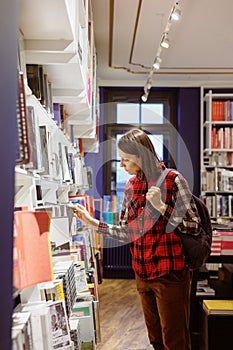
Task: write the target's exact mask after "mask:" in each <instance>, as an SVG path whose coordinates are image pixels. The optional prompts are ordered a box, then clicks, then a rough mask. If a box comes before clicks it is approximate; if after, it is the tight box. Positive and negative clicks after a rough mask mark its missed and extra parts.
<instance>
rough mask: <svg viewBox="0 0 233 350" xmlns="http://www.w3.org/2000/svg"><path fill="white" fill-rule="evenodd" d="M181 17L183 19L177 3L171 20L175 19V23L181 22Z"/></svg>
mask: <svg viewBox="0 0 233 350" xmlns="http://www.w3.org/2000/svg"><path fill="white" fill-rule="evenodd" d="M180 17H181V10H180V8H179V3H178V2H176V4H175V6H174V7H173V10H172V13H171V19H173V20H174V21H179V20H180Z"/></svg>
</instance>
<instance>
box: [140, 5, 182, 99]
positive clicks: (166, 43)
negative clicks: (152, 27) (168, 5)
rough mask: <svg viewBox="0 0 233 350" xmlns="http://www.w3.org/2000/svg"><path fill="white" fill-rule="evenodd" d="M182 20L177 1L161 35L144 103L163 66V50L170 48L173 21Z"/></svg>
mask: <svg viewBox="0 0 233 350" xmlns="http://www.w3.org/2000/svg"><path fill="white" fill-rule="evenodd" d="M180 18H181V10H180V6H179V2H178V1H176V2H175V4H174V6H173V7H172V9H171V11H170V15H169V17H168V20H167V23H166V26H165V28H164V31H163V33H162V35H161V40H160V42H159V46H158V49H157V52H156V55H155V59H154V62H153V64H152V67H151V71H150V73H149V76H148V78H147V81H146V83H145V86H144V94H143V95H142V97H141V99H142V101H143V102H146V101H147V99H148V96H149V93H150V89H151V87H152V77H153V74H154V72H155V71H158V70H159V69H160V66H161V62H162V58H161V53H162V50H163V49H168V48H169V47H170V40H169V35H168V33H169V31H170V29H171V25H172V22H173V21H179V20H180Z"/></svg>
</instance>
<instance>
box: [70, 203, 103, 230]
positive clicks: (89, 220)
mask: <svg viewBox="0 0 233 350" xmlns="http://www.w3.org/2000/svg"><path fill="white" fill-rule="evenodd" d="M73 210H74V216H76V217H77V218H78V219H79V220H81V221H82V222H84V223H85V224H87V225H91V226H94V227H96V228H97V227H98V226H99V221H98V220H97V219H95V218H93V217H92V216H91V214H90V213H89V211H88V210H87V209H86V208H85V207H84V206H83V205H81V204H77V205H76V206H74V207H73Z"/></svg>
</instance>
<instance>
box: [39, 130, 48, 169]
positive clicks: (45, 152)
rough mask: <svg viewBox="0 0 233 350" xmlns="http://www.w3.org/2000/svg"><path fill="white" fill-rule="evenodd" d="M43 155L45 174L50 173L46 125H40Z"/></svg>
mask: <svg viewBox="0 0 233 350" xmlns="http://www.w3.org/2000/svg"><path fill="white" fill-rule="evenodd" d="M40 142H41V157H42V166H43V172H42V174H43V175H49V154H48V140H47V128H46V125H41V126H40Z"/></svg>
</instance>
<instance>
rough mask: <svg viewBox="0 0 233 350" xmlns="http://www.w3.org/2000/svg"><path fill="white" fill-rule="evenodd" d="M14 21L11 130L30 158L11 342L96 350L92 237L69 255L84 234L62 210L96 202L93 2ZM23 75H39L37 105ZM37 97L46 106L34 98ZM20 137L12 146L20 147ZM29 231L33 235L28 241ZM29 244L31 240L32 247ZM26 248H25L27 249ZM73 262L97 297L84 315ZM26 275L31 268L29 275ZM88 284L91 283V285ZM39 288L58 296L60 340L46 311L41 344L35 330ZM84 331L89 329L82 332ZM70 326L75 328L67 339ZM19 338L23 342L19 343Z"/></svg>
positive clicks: (39, 4) (22, 163)
mask: <svg viewBox="0 0 233 350" xmlns="http://www.w3.org/2000/svg"><path fill="white" fill-rule="evenodd" d="M19 18H20V20H19V41H18V49H19V54H18V58H19V59H18V70H19V71H20V73H19V81H20V84H19V86H20V88H19V91H20V92H21V94H20V96H21V97H22V100H25V103H24V102H22V101H21V100H20V99H19V106H18V121H19V120H20V118H21V119H22V121H21V128H22V129H23V130H24V133H25V135H24V136H25V137H24V141H25V139H27V142H25V145H24V146H25V152H26V154H27V158H25V159H23V158H22V159H21V158H20V159H18V161H17V164H16V167H15V197H14V207H15V213H14V257H13V258H14V259H13V262H14V269H13V285H14V294H13V297H14V303H15V306H16V307H15V310H14V314H13V327H12V340H13V339H14V342H13V344H15V343H17V342H18V341H19V342H20V339H21V338H24V340H23V341H25V342H26V340H25V339H26V338H27V342H28V343H27V345H25V344H24V346H26V347H27V348H30V349H31V348H32V349H45V348H46V349H51V350H52V349H53V348H57V347H60V348H63V349H67V350H71V349H77V350H79V349H81V346H82V343H86V345H85V346H87V343H88V346H89V347H88V349H89V348H90V349H95V346H96V342H97V333H98V332H99V330H98V329H96V328H95V329H94V324H95V323H96V322H94V318H95V317H96V319H97V318H98V300H96V296H97V295H98V293H97V285H96V284H97V281H98V279H97V278H95V272H94V276H93V274H92V271H93V261H91V260H92V259H90V257H91V258H93V257H94V245H93V241H94V238H93V235H94V231H93V230H91V229H89V228H88V229H86V230H85V233H86V234H85V236H84V233H83V235H82V243H80V245H79V249H78V247H76V248H77V249H74V248H75V247H74V245H73V238H74V236H76V235H77V236H78V235H81V233H82V232H81V233H80V232H78V231H79V229H78V220H77V219H75V218H74V216H73V211H72V209H71V208H70V206H69V202H72V199H71V198H74V197H75V196H76V195H77V196H80V197H81V198H86V203H87V205H89V206H91V204H90V203H91V202H92V201H93V199H90V198H88V196H86V195H85V191H86V190H88V189H89V185H90V181H89V180H88V172H89V175H90V173H91V169H90V167H85V161H84V152H85V151H86V150H89V145H90V144H92V146H93V145H94V148H95V151H96V150H98V137H97V135H96V129H97V128H96V124H97V120H96V119H97V116H96V98H97V86H96V52H95V45H94V28H93V18H92V9H91V0H51V1H46V0H42V1H36V2H34V3H32V2H31V1H30V0H22V1H21V3H20V16H19ZM28 67H30V69H31V68H33V69H34V68H35V70H34V71H36V72H38V75H36V76H33V78H35V79H36V82H37V79H38V85H39V86H40V93H39V94H38V95H39V97H38V96H36V92H37V91H36V90H35V89H34V86H32V84H30V80H29V75H28ZM34 71H33V72H34ZM41 72H42V73H41ZM42 86H43V88H42ZM42 90H43V94H44V97H45V98H44V99H42V97H41V96H42ZM46 90H47V92H46V93H45V91H46ZM22 104H23V111H22ZM55 104H56V106H58V109H59V111H60V113H61V111H62V113H64V114H62V116H63V119H62V122H61V123H60V122H58V120H57V118H55V111H54V106H55ZM21 114H23V117H24V118H22V115H21ZM29 116H30V118H29ZM29 120H30V122H29ZM25 124H26V127H25ZM21 128H20V127H19V128H18V131H19V130H20V131H21ZM19 134H20V132H19ZM21 134H23V132H21ZM21 134H20V135H19V145H21V144H20V141H22V135H21ZM38 140H39V142H38ZM89 209H90V207H89ZM30 226H31V230H33V232H32V233H31V234H30ZM32 228H33V229H32ZM37 231H38V232H37ZM36 232H37V233H36ZM31 236H32V237H34V239H35V240H34V241H33V240H32V238H31ZM79 238H80V237H79ZM28 242H32V243H31V246H30V248H29V247H28ZM81 244H82V249H83V251H82V252H81V248H80V246H81ZM39 253H41V255H42V256H41V258H40V256H39V255H40V254H39ZM27 256H30V262H28V261H26V257H27ZM40 259H41V260H40ZM80 260H84V261H85V268H86V269H88V268H90V271H89V274H88V276H89V277H88V278H89V280H90V284H91V285H93V284H94V286H91V287H90V289H91V288H92V289H93V290H94V293H93V295H94V297H95V304H94V305H95V306H93V305H92V301H91V300H92V298H91V297H90V296H89V299H88V300H89V301H88V302H86V304H85V306H84V308H85V311H83V310H81V311H79V308H81V309H82V307H80V304H78V305H77V302H76V301H77V294H76V292H77V284H76V282H77V281H78V279H79V278H80V276H79V277H77V276H78V275H77V274H80V271H81V270H82V269H81V268H80V264H78V263H77V264H75V262H78V261H80ZM33 264H34V265H33ZM50 264H51V268H50ZM30 265H32V266H34V273H33V270H32V269H31V268H30ZM86 277H87V275H86ZM92 277H94V281H92V280H91V279H92ZM82 278H83V282H85V273H84V274H83V273H82ZM57 280H58V281H57ZM59 280H60V282H59ZM61 280H62V283H61ZM46 282H48V283H50V287H48V286H47V285H46V286H45V285H44V287H45V288H52V290H53V292H54V291H55V290H56V293H57V295H56V293H55V294H53V293H52V292H51V293H52V294H51V295H53V296H52V297H51V298H52V299H51V300H52V301H53V302H55V301H57V306H54V308H56V310H58V309H59V308H60V309H59V310H60V311H59V312H60V315H59V312H58V311H57V314H56V313H55V316H56V317H57V322H58V320H59V317H60V318H62V317H63V316H64V315H63V313H66V318H67V320H68V321H66V322H64V324H63V326H64V327H63V326H61V327H60V329H59V331H60V332H64V328H66V333H64V337H63V336H62V334H63V333H62V334H60V335H59V334H56V337H55V333H56V332H55V331H54V330H53V324H52V311H50V312H51V315H49V314H48V311H45V310H43V313H44V314H43V315H44V316H43V317H45V320H47V321H46V322H47V325H48V328H46V327H45V329H47V331H46V332H47V333H46V334H47V336H45V334H44V336H43V334H42V333H43V330H42V329H43V328H44V326H43V325H42V326H41V327H40V324H42V321H39V320H37V322H38V321H39V323H38V332H37V331H36V332H35V317H37V315H36V312H35V310H34V309H33V308H32V306H31V305H27V304H28V303H31V302H41V300H42V301H43V300H44V299H43V298H44V296H43V297H42V294H43V293H44V292H42V294H41V283H46ZM86 282H87V281H86ZM91 282H94V283H91ZM61 285H62V288H63V293H62V292H61ZM51 286H52V287H51ZM54 286H55V287H54ZM79 286H80V285H79ZM44 287H43V288H44ZM56 288H57V289H56ZM59 288H60V289H59ZM58 290H59V292H58ZM46 293H47V292H46ZM46 293H45V299H46V301H48V299H47V298H50V297H48V295H47V296H46ZM59 293H60V294H59ZM60 297H61V298H62V300H64V305H63V306H62V303H60V304H59V302H58V300H57V299H55V300H54V299H53V298H58V299H59V298H60ZM41 298H42V299H41ZM49 300H50V299H49ZM25 305H26V306H25ZM22 306H23V309H22ZM27 307H28V309H27V311H30V312H31V316H30V317H31V318H30V320H31V323H32V334H31V335H28V334H27V332H26V329H27V328H28V323H25V325H24V327H21V328H22V329H23V331H22V332H21V328H20V327H19V324H21V322H22V320H21V317H22V315H20V316H19V314H21V313H22V312H21V311H22V310H23V311H24V312H25V311H26V309H24V308H27ZM48 307H49V306H48ZM74 307H75V308H77V310H78V311H76V312H78V313H79V312H81V313H82V312H83V315H84V313H85V315H84V316H88V317H86V318H85V319H84V320H83V319H82V320H81V319H80V324H83V326H82V327H84V328H80V327H81V326H80V325H79V326H78V323H77V319H76V318H75V317H73V316H74V313H73V308H74ZM51 310H52V307H51ZM40 312H42V311H41V310H40V311H39V309H38V313H40ZM61 315H63V316H61ZM71 316H72V317H73V318H72V320H71V318H70V317H71ZM33 317H34V321H33ZM50 317H51V325H50ZM91 320H92V321H91ZM25 322H26V321H25ZM27 322H29V321H27ZM33 322H34V326H33ZM40 322H41V323H40ZM43 322H45V321H43ZM59 322H61V321H59ZM65 324H66V327H65ZM88 324H89V326H90V327H92V328H91V329H89V328H88ZM67 325H70V327H71V325H72V329H71V328H70V329H69V331H68V332H67V328H69V327H67ZM62 327H63V328H62ZM33 328H34V331H33ZM50 328H51V329H50ZM49 329H50V331H49ZM61 329H62V330H61ZM41 330H42V333H41ZM78 332H79V333H80V334H78ZM21 333H22V334H23V333H24V336H23V337H22V334H21ZM41 334H42V336H41ZM71 334H72V337H71ZM40 337H41V343H40V341H39V338H40ZM47 338H48V339H47ZM50 338H51V339H50ZM43 339H46V340H43ZM45 342H47V343H46V344H45ZM42 343H43V344H42ZM32 344H33V345H32ZM58 345H59V346H58ZM13 346H14V345H13Z"/></svg>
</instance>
